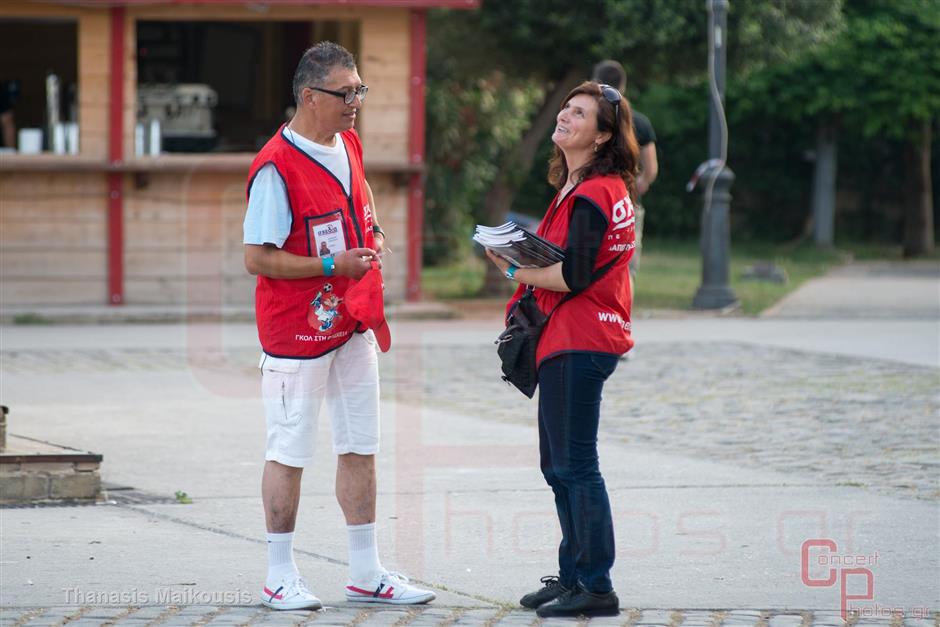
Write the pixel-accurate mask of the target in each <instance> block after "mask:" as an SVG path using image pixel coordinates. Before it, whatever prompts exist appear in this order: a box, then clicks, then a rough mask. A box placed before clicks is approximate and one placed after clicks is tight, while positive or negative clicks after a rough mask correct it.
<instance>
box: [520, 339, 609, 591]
mask: <svg viewBox="0 0 940 627" xmlns="http://www.w3.org/2000/svg"><path fill="white" fill-rule="evenodd" d="M616 367H617V357H615V356H613V355H598V354H591V353H568V354H564V355H560V356H558V357H553V358H552V359H549V360H548V361H546V362H545V363H543V364H542V367H541V368H539V452H540V455H541V467H542V475H544V477H545V481H547V482H548V485H550V486H551V488H552V491H553V492H554V493H555V508H556V509H557V510H558V521H559V523H561V544H560V545H559V547H558V567H559V578H560V580H561V583H562V584H563V585H564V586H565V587H567V588H573V587H574V586H575V584H578V583H580V584H581V585H582V586H583V587H584V588H585V589H587V590H588V591H589V592H596V593H605V592H610V591H611V590H612V589H613V588H612V586H611V583H610V569H611V567H612V566H613V564H614V524H613V519H612V517H611V514H610V500H609V499H608V497H607V487H606V486H605V485H604V478H603V477H602V476H601V471H600V466H599V464H598V456H597V425H598V421H599V419H600V408H601V390H602V389H603V387H604V381H606V380H607V377H609V376H610V375H611V373H612V372H613V371H614V368H616Z"/></svg>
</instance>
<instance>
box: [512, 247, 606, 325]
mask: <svg viewBox="0 0 940 627" xmlns="http://www.w3.org/2000/svg"><path fill="white" fill-rule="evenodd" d="M621 257H623V253H620V254H619V255H617V256H616V257H614V258H613V259H611V260H610V261H608V262H607V263H605V264H604V265H603V266H601V267H600V268H598V269H597V270H595V271H594V273H593V274H591V282H590V283H589V284H588V287H586V288H584V290H581V292H577V293H575V292H568V293H567V294H565V297H564V298H562V299H561V300H560V301H558V304H557V305H555V306H554V307H552V310H551V311H550V312H549V313H548V316H547V318H550V317H551V315H552V314H553V313H555V310H556V309H558V308H559V307H561V306H562V305H563V304H564V303H566V302H567V301H569V300H571V299H572V298H574V297H575V296H577V295H578V294H581V293H582V292H584V291H585V290H587V289H588V288H589V287H591V285H594V284H595V283H596V282H598V281H600V280H601V279H602V278H603V277H604V275H605V274H607V273H608V272H610V269H611V268H613V267H614V266H615V265H617V262H618V261H620V258H621ZM529 289H532V286H531V285H530V286H529Z"/></svg>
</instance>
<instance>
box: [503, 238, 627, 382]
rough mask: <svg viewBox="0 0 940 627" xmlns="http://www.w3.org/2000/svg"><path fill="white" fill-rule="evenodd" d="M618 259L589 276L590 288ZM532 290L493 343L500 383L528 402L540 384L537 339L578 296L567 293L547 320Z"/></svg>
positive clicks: (516, 305) (511, 314) (529, 287)
mask: <svg viewBox="0 0 940 627" xmlns="http://www.w3.org/2000/svg"><path fill="white" fill-rule="evenodd" d="M621 256H622V255H617V257H616V258H615V259H613V260H612V261H610V262H609V263H607V264H605V265H604V266H603V267H601V268H598V269H597V270H596V271H595V272H594V274H592V275H591V285H593V284H594V283H595V282H596V281H598V280H599V279H600V278H601V277H603V276H604V275H605V274H607V272H608V271H609V270H610V269H611V268H613V267H614V264H616V263H617V262H618V261H620V257H621ZM588 287H590V286H588ZM533 289H534V288H533V287H532V286H531V285H530V286H528V287H527V288H526V291H525V294H523V295H522V298H520V299H519V300H518V301H516V304H515V305H513V306H512V309H511V310H510V311H509V319H508V320H507V322H506V330H505V331H503V332H502V333H500V334H499V337H498V338H496V342H495V344H496V345H497V348H496V353H497V354H498V355H499V358H500V360H501V361H502V362H503V363H502V371H503V381H505V382H507V383H511V384H512V385H514V386H516V388H518V389H519V391H520V392H522V393H523V394H525V395H526V396H528V397H529V398H532V397H533V396H534V395H535V388H536V387H537V386H538V384H539V372H538V364H537V363H536V361H535V353H536V350H537V349H538V346H539V338H541V337H542V330H543V329H544V328H545V325H546V324H547V323H548V319H549V318H551V316H552V314H554V313H555V311H556V310H557V309H558V308H559V307H561V306H562V305H563V304H564V303H566V302H567V301H569V300H571V299H572V298H574V297H575V296H577V295H578V294H572V293H571V292H569V293H568V294H566V295H565V297H564V298H562V299H561V301H560V302H559V303H558V304H557V305H555V307H554V308H553V309H552V310H551V311H550V312H549V313H548V315H547V316H546V315H545V314H544V313H542V310H541V309H539V306H538V303H536V302H535V295H534V294H533V293H532V291H533ZM585 289H588V288H585ZM579 294H580V292H579Z"/></svg>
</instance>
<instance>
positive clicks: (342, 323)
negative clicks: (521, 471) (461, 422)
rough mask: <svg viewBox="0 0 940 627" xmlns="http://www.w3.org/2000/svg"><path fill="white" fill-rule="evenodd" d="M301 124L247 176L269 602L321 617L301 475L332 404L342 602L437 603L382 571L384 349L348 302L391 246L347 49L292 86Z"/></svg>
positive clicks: (315, 58) (308, 68)
mask: <svg viewBox="0 0 940 627" xmlns="http://www.w3.org/2000/svg"><path fill="white" fill-rule="evenodd" d="M293 90H294V99H295V100H296V103H297V113H296V114H295V115H294V117H293V119H292V120H291V121H290V123H288V124H286V125H284V126H282V127H281V128H280V129H278V132H277V133H276V134H275V135H274V137H272V138H271V139H270V140H269V141H268V143H267V144H266V145H265V146H264V148H262V149H261V152H259V153H258V155H257V156H256V157H255V159H254V162H253V163H252V164H251V171H250V173H249V179H248V210H247V213H246V215H245V225H244V231H245V235H244V243H245V267H246V268H247V269H248V271H249V272H250V273H251V274H254V275H257V277H258V281H257V287H256V289H255V315H256V318H257V321H258V336H259V339H260V340H261V347H262V349H263V351H264V353H263V355H262V357H261V364H260V368H261V373H262V376H261V381H262V383H261V387H262V397H263V399H264V406H265V416H266V423H267V451H266V453H265V467H264V475H263V477H262V485H261V493H262V501H263V503H264V511H265V521H266V524H267V531H268V533H267V544H268V575H267V579H266V581H265V585H264V587H263V590H262V595H261V602H262V603H263V604H264V605H266V606H268V607H270V608H273V609H281V610H292V609H319V608H320V607H322V604H321V602H320V600H319V599H317V597H316V596H314V594H313V593H312V592H311V591H310V590H309V588H308V587H307V584H306V582H305V581H304V579H303V578H302V577H301V576H300V574H299V572H298V570H297V566H296V564H295V563H294V559H293V532H294V525H295V522H296V518H297V508H298V505H299V502H300V482H301V475H302V473H303V469H304V467H305V466H307V465H309V464H310V463H311V462H312V461H313V452H314V440H315V436H316V433H317V418H318V414H319V410H320V406H321V405H322V404H323V401H324V400H326V402H327V403H328V404H329V407H330V414H331V416H332V431H333V451H334V453H336V455H337V467H336V498H337V500H338V501H339V504H340V507H341V508H342V510H343V514H344V516H345V518H346V525H347V532H348V537H349V580H348V582H347V585H346V590H345V592H346V598H347V600H349V601H362V602H369V603H392V604H416V603H427V602H428V601H431V600H432V599H434V597H435V595H434V593H433V592H430V591H427V590H421V589H419V588H416V587H414V586H412V585H411V584H410V583H409V582H408V579H407V578H406V577H404V576H403V575H400V574H398V573H393V572H389V571H387V570H385V568H383V567H382V564H381V562H380V561H379V556H378V549H377V547H376V539H375V536H376V534H375V492H376V487H375V486H376V479H375V454H376V452H377V451H378V445H379V376H378V358H377V355H376V339H375V336H374V334H373V332H372V331H371V330H369V329H368V328H367V327H366V326H365V325H364V324H362V323H360V322H359V321H358V320H356V319H355V318H353V317H352V316H351V315H349V312H348V311H347V310H346V307H345V305H344V303H343V300H344V296H345V294H346V290H347V289H348V288H349V286H350V284H351V283H353V282H355V281H356V280H358V279H359V278H361V277H362V276H363V275H364V274H365V273H366V271H367V270H369V268H370V267H371V263H372V262H373V261H375V260H378V258H379V257H380V256H381V254H382V251H383V248H384V243H385V234H384V233H383V232H382V229H381V228H380V227H379V226H378V224H376V221H375V201H374V200H373V196H372V190H371V189H370V188H369V184H368V183H367V182H366V179H365V175H364V171H363V165H362V144H361V143H360V141H359V136H358V134H357V133H356V131H355V130H354V128H353V127H354V125H355V122H356V116H357V113H358V111H359V109H360V108H361V107H362V103H363V101H364V100H365V97H366V93H367V92H368V87H366V86H365V85H363V84H362V80H361V79H360V78H359V74H358V72H357V70H356V64H355V60H354V59H353V57H352V55H351V54H350V53H349V52H348V51H347V50H346V49H344V48H343V47H342V46H339V45H337V44H334V43H331V42H322V43H319V44H317V45H316V46H313V47H312V48H310V49H308V50H307V51H306V52H305V53H304V55H303V57H302V58H301V60H300V63H299V64H298V65H297V70H296V72H295V73H294V81H293Z"/></svg>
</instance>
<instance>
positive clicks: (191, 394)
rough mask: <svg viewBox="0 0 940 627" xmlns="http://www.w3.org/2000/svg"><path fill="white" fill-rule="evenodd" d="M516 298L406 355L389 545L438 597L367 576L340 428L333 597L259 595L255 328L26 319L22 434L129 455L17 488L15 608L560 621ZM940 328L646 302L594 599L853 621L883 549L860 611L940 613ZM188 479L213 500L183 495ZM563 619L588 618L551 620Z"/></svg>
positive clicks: (18, 331) (17, 369)
mask: <svg viewBox="0 0 940 627" xmlns="http://www.w3.org/2000/svg"><path fill="white" fill-rule="evenodd" d="M798 293H799V292H798ZM498 321H499V316H498V313H496V314H494V316H493V318H492V319H490V320H488V319H479V320H475V321H469V322H468V321H448V322H443V321H439V322H415V321H411V322H400V323H397V324H395V325H394V326H393V330H392V332H393V338H394V339H393V342H394V343H393V350H392V352H390V353H388V354H386V355H383V356H382V357H381V359H380V363H381V369H382V377H383V405H382V411H383V436H382V437H383V439H382V447H383V451H382V453H381V454H380V457H379V472H380V475H379V476H380V484H379V491H380V495H379V512H378V514H379V515H378V529H379V539H380V547H381V554H382V559H383V562H384V563H385V564H386V566H388V567H390V568H394V569H397V570H402V571H403V572H406V573H407V574H409V575H411V576H412V577H413V578H415V579H417V580H419V581H421V582H423V583H425V584H426V585H430V586H432V587H434V588H435V589H436V590H438V592H439V598H438V600H437V601H436V602H435V603H434V604H432V605H430V606H428V607H425V608H417V609H413V610H408V609H404V608H384V607H383V608H365V609H363V608H360V607H352V606H350V605H349V604H347V603H346V602H345V601H344V600H343V598H342V586H343V585H344V583H345V560H346V550H345V534H344V532H343V530H342V522H341V520H342V519H341V514H340V512H339V508H338V506H337V504H336V502H335V499H334V498H333V495H332V482H333V464H334V461H333V458H332V456H330V455H328V454H325V453H324V454H323V455H321V456H320V458H319V459H318V460H317V462H316V464H315V465H314V467H313V468H311V469H309V470H308V471H307V477H306V478H305V482H304V487H303V498H302V505H301V512H300V517H299V526H298V531H297V540H296V546H297V562H298V565H299V566H300V568H301V570H302V572H303V573H304V574H305V576H307V578H308V579H309V580H310V582H311V586H312V588H313V589H314V590H315V591H316V592H317V594H318V595H319V596H320V597H321V598H323V600H324V602H325V603H326V604H327V606H328V609H327V610H326V611H323V612H318V613H305V612H296V613H278V614H275V613H271V612H268V611H267V610H265V609H264V608H262V607H261V606H260V605H259V604H258V600H257V588H258V586H259V583H260V578H261V577H262V576H263V573H264V559H265V554H264V547H263V529H262V525H261V521H262V512H261V507H260V499H259V498H258V485H259V476H260V470H261V462H260V459H261V456H262V447H263V420H262V418H261V411H260V401H259V399H258V389H257V388H258V378H257V371H256V368H255V366H256V364H257V359H258V352H257V347H256V339H255V335H254V330H253V328H252V327H251V326H250V325H246V324H235V323H227V324H224V325H212V324H191V325H119V324H115V325H106V326H98V327H94V326H14V327H10V326H7V327H0V343H2V352H0V358H2V359H0V377H2V379H0V381H2V400H3V403H4V404H6V405H9V406H10V407H11V409H12V412H11V416H10V418H11V426H10V431H11V432H12V433H17V434H22V435H26V436H31V437H40V438H45V439H48V440H52V441H56V442H60V443H63V444H68V445H70V446H76V447H79V448H83V449H87V450H93V451H96V452H100V453H103V454H104V459H105V461H104V465H103V477H104V479H105V481H106V482H107V483H108V485H109V491H108V501H107V502H106V503H104V504H100V505H94V506H73V507H41V508H24V509H9V508H8V509H5V510H3V511H2V513H0V515H2V533H0V549H2V557H0V584H2V585H0V627H3V626H6V625H22V624H26V625H55V624H64V623H68V624H79V625H104V624H137V625H145V624H166V625H203V624H213V625H216V624H219V625H221V624H226V625H236V624H270V625H290V624H302V623H306V622H311V623H315V624H322V625H340V624H343V625H350V624H351V625H487V626H489V625H532V624H537V621H536V620H535V617H534V615H533V614H532V613H531V612H526V611H523V610H520V609H518V606H516V605H515V603H516V601H517V599H518V598H519V596H521V594H522V593H524V592H526V591H528V590H529V589H530V588H533V587H534V586H535V585H537V581H538V577H539V576H540V575H544V574H549V573H551V571H552V564H553V562H554V548H553V545H554V544H555V543H556V542H557V538H558V532H557V521H556V520H555V518H554V512H553V506H552V501H551V494H550V491H549V490H548V489H547V488H546V487H545V486H544V483H543V482H542V480H541V477H540V476H539V473H538V469H537V455H536V450H537V445H536V440H537V436H536V433H535V429H534V413H535V406H534V403H533V402H531V401H528V400H527V399H524V398H523V397H522V396H521V395H519V394H518V393H517V392H515V391H514V390H511V389H508V388H506V387H505V385H504V384H502V383H501V382H499V380H498V378H497V376H496V374H495V373H496V361H495V356H494V351H493V348H492V343H491V342H492V339H493V337H494V336H495V334H496V332H497V330H498V329H497V328H496V327H497V326H498ZM937 326H938V325H937V321H936V320H931V319H929V318H925V317H920V318H917V317H914V318H913V319H912V318H910V317H909V318H904V319H893V318H883V319H879V320H865V319H855V320H843V319H826V318H823V319H820V318H805V317H795V318H787V319H778V318H765V319H760V320H753V319H740V318H733V319H720V318H716V319H695V320H682V319H675V320H646V321H644V320H637V321H636V334H637V337H638V338H639V339H640V345H639V349H638V351H637V353H636V356H635V357H634V358H633V359H631V360H630V361H627V362H623V363H622V364H621V365H620V366H619V367H618V369H617V371H616V372H615V374H614V376H613V378H612V379H611V381H610V382H609V383H608V385H607V387H606V388H605V401H604V403H605V404H604V410H603V411H604V416H603V420H602V430H601V439H600V440H601V441H600V453H601V465H602V469H603V470H604V473H605V478H606V481H607V484H608V488H609V491H610V493H611V499H612V504H613V509H614V515H615V525H616V533H617V538H618V558H617V563H616V565H615V568H614V571H613V579H614V582H615V586H616V588H617V590H618V593H619V595H620V598H621V602H622V606H623V613H622V615H621V616H620V617H618V618H617V619H603V620H600V619H598V620H595V621H592V624H613V625H662V626H664V627H679V626H688V627H698V626H702V627H704V626H706V625H708V626H713V627H718V626H720V625H755V626H756V627H798V626H799V627H809V626H810V625H822V626H829V625H832V626H835V625H840V624H842V621H841V618H840V617H839V608H840V585H841V582H842V581H843V580H844V581H845V582H846V585H847V591H848V592H847V593H848V594H849V595H851V594H853V593H856V594H857V593H859V592H862V593H864V592H865V586H864V583H865V582H864V580H863V579H862V578H860V573H859V572H855V573H853V572H849V571H846V570H845V569H846V568H847V567H848V564H847V563H846V562H844V561H843V562H839V563H835V562H836V561H838V560H844V559H845V558H847V557H851V556H859V555H861V556H864V557H865V559H866V560H867V562H866V568H867V570H868V571H869V572H870V573H871V577H872V580H873V592H872V595H871V596H872V598H871V599H865V600H852V601H850V602H849V606H850V607H855V608H857V609H859V610H860V611H861V612H862V616H861V617H860V618H859V619H858V620H857V622H858V624H860V625H866V624H882V625H892V626H893V627H901V626H902V625H910V626H911V627H915V626H916V627H927V625H933V626H934V627H936V626H937V625H938V624H940V618H938V614H937V611H938V609H940V583H938V582H940V538H938V535H937V528H938V524H940V509H938V507H940V468H938V465H937V461H936V460H937V459H938V458H940V454H938V452H940V448H938V447H940V423H938V416H940V399H938V394H937V392H938V389H940V361H938V358H937V356H936V351H937V345H938V340H937V335H938V330H937ZM876 335H877V336H879V337H881V338H883V341H881V342H872V341H870V338H872V337H874V336H876ZM328 425H329V421H328V420H326V419H324V420H323V421H322V424H321V430H320V433H319V436H318V437H319V438H320V449H319V450H321V451H326V450H327V447H326V445H325V443H326V442H328V441H329V431H328V428H329V427H328ZM177 490H183V491H186V492H187V493H188V494H189V495H191V496H192V497H193V501H194V502H193V503H192V504H191V505H181V504H178V503H176V502H175V499H174V498H173V494H174V492H175V491H177ZM814 538H815V539H828V540H831V541H832V542H834V543H835V544H836V546H837V548H836V549H835V550H833V551H832V552H831V554H830V555H829V562H828V564H822V565H820V564H818V563H809V564H807V565H806V566H807V569H808V570H807V576H808V577H811V578H813V579H816V580H820V581H825V580H826V578H827V575H828V574H830V572H831V574H834V575H835V577H836V579H834V580H833V583H832V585H818V586H807V585H806V584H805V583H804V582H803V581H802V576H801V570H802V564H801V551H800V549H801V544H802V543H803V541H805V540H808V539H814ZM814 555H815V554H814ZM817 557H819V556H817ZM822 557H826V556H825V555H823V556H822ZM830 568H831V569H832V570H831V571H830V570H829V569H830ZM562 622H567V623H569V624H570V623H572V622H573V621H550V622H547V623H546V624H556V623H557V624H561V623H562ZM854 622H856V619H855V618H853V619H852V620H850V623H854Z"/></svg>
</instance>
